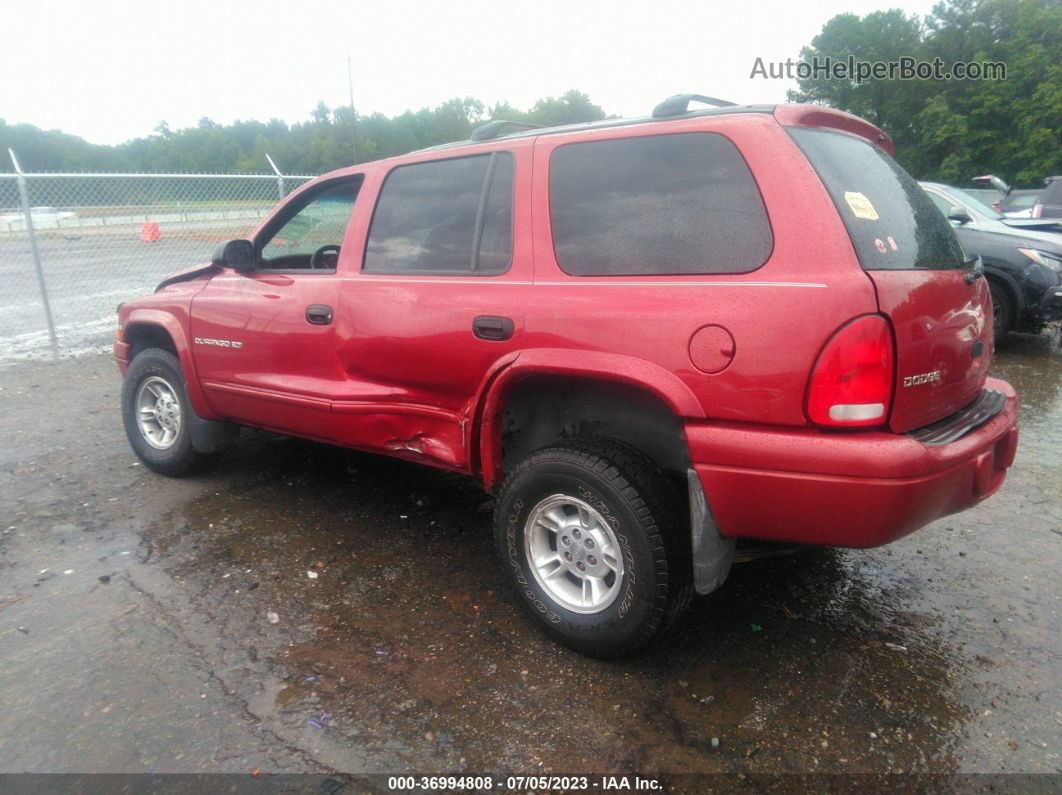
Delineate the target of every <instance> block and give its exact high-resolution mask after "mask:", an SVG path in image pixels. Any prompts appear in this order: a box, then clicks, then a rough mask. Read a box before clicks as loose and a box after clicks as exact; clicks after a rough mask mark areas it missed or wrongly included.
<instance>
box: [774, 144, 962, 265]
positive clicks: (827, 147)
mask: <svg viewBox="0 0 1062 795" xmlns="http://www.w3.org/2000/svg"><path fill="white" fill-rule="evenodd" d="M787 132H788V133H789V135H790V136H792V138H793V140H794V141H796V144H797V146H799V147H800V148H801V150H802V151H803V152H804V154H805V155H806V156H807V158H808V160H809V161H811V165H812V166H813V167H814V168H815V171H816V172H817V173H818V175H819V178H820V179H821V180H822V182H823V184H824V185H825V186H826V190H827V191H828V192H829V194H830V198H832V199H833V203H834V204H835V205H836V206H837V211H838V212H839V213H840V214H841V219H842V220H843V221H844V225H845V227H847V229H848V236H849V237H850V238H851V239H852V245H853V246H854V247H855V250H856V255H857V256H858V257H859V261H860V263H861V264H862V265H863V268H865V269H866V270H917V269H929V268H962V267H965V266H964V264H963V260H964V257H963V253H962V247H961V246H960V245H959V240H958V238H957V237H956V236H955V230H954V229H952V227H951V224H950V223H948V220H947V219H946V218H945V217H944V215H943V214H942V213H941V211H940V210H938V209H937V207H936V206H934V204H933V200H932V199H930V198H929V196H927V195H926V192H925V191H924V190H922V188H921V187H920V186H919V185H918V183H917V182H915V181H914V179H913V178H912V177H911V175H910V174H908V173H907V172H906V171H904V170H903V169H902V168H901V167H900V165H899V164H898V163H897V162H896V161H895V160H893V159H892V158H891V157H889V156H888V155H887V154H886V153H885V152H883V151H881V150H880V149H878V148H877V147H875V146H871V145H870V144H869V143H867V142H866V141H864V140H862V139H860V138H856V137H855V136H852V135H847V134H845V133H835V132H827V131H824V130H813V129H810V128H806V127H791V128H788V130H787ZM945 212H947V210H945Z"/></svg>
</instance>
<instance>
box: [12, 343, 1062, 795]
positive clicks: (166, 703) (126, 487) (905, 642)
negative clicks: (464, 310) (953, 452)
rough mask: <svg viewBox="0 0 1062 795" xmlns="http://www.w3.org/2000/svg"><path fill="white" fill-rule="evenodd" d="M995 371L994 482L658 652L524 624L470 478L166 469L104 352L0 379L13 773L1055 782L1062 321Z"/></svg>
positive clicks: (718, 606)
mask: <svg viewBox="0 0 1062 795" xmlns="http://www.w3.org/2000/svg"><path fill="white" fill-rule="evenodd" d="M995 372H996V373H998V374H999V375H1001V376H1003V377H1005V378H1008V379H1010V380H1011V381H1012V383H1014V384H1015V386H1016V387H1017V389H1018V391H1019V394H1020V395H1021V398H1022V401H1023V408H1022V411H1023V414H1022V429H1023V430H1022V433H1023V436H1022V443H1021V446H1020V449H1019V451H1018V458H1017V462H1016V464H1015V466H1014V468H1013V469H1012V470H1011V474H1010V477H1009V478H1008V480H1007V482H1006V484H1005V485H1004V487H1003V488H1002V490H1001V491H1000V492H999V493H998V494H997V495H996V496H994V497H993V498H992V499H990V500H989V501H987V502H986V503H984V504H982V505H980V506H978V507H977V508H976V509H974V510H971V511H969V512H967V513H964V514H960V515H958V516H953V517H949V518H947V519H945V520H942V521H939V522H936V523H935V524H933V525H931V526H930V527H928V528H927V529H925V530H923V531H921V532H919V533H916V534H915V535H913V536H911V537H908V538H906V539H904V540H902V541H900V542H898V543H896V544H893V545H892V546H889V547H886V548H882V549H877V550H870V551H833V550H818V551H811V552H808V553H803V554H800V555H795V556H789V557H785V558H775V559H768V560H761V561H758V562H754V563H747V564H743V565H740V566H737V567H736V568H735V571H734V574H733V575H732V576H731V579H730V581H729V582H728V583H727V585H726V586H725V587H724V588H723V589H722V590H721V591H719V592H718V593H716V594H715V595H713V596H711V597H709V598H706V599H701V600H699V601H697V602H696V603H695V605H694V609H693V610H692V611H691V613H690V614H689V615H688V617H687V619H686V620H685V622H684V623H683V624H682V625H681V627H680V628H679V629H678V631H676V632H675V633H674V634H673V635H672V636H671V637H670V638H669V639H668V640H667V641H666V643H664V644H663V645H661V646H660V647H659V648H656V649H654V650H652V651H651V652H649V653H647V654H645V655H643V656H642V657H640V658H638V659H635V660H631V661H626V662H622V663H604V662H599V661H594V660H589V659H585V658H582V657H580V656H578V655H576V654H574V653H572V652H569V651H568V650H566V649H564V648H561V647H559V646H556V645H554V644H553V643H551V642H550V641H548V640H546V639H545V638H543V637H542V636H541V635H540V634H539V633H538V632H537V631H536V630H535V629H534V628H533V627H532V626H531V625H530V624H529V623H528V622H527V621H525V620H524V618H523V617H522V616H521V615H520V614H519V613H518V612H517V609H516V605H515V603H514V601H513V600H512V599H511V598H510V597H509V595H508V593H507V592H505V590H504V589H503V581H502V578H501V575H500V572H499V570H498V568H497V567H496V565H495V562H494V558H493V552H492V545H491V540H490V531H489V527H490V512H489V511H490V508H491V502H490V500H489V499H488V498H487V496H486V495H485V494H483V493H482V492H481V491H480V490H478V489H477V488H476V486H475V484H474V483H472V482H471V481H469V480H467V479H465V478H461V477H457V476H454V475H450V474H446V473H441V472H437V471H433V470H429V469H424V468H420V467H417V466H415V465H412V464H406V463H402V462H396V461H391V460H388V459H384V458H377V457H372V456H368V455H362V454H358V453H353V452H348V451H344V450H340V449H335V448H329V447H325V446H321V445H316V444H312V443H309V442H302V441H297V440H291V439H284V438H281V437H276V436H272V435H267V434H262V433H257V432H252V431H245V432H243V435H242V437H241V445H240V446H239V448H238V449H237V450H235V451H233V452H232V453H230V454H228V455H227V456H226V457H225V458H224V459H223V460H222V462H221V464H220V465H219V466H218V467H217V468H216V469H215V470H213V471H212V472H211V473H209V474H207V475H203V476H200V477H197V478H193V479H186V480H170V479H166V478H163V477H160V476H157V475H154V474H152V473H150V472H148V471H145V469H144V467H143V466H140V465H138V464H137V463H136V459H135V458H134V456H133V455H132V453H131V452H130V450H129V448H128V446H127V443H126V440H125V438H124V435H123V432H122V430H121V423H120V421H119V417H118V412H117V402H118V389H119V380H118V375H117V371H116V368H115V367H114V365H113V363H112V362H111V361H110V359H109V358H107V357H105V356H99V355H90V356H83V357H80V358H75V359H67V360H63V361H60V362H56V363H39V362H33V363H22V364H18V365H15V366H9V367H6V368H4V369H2V370H0V434H2V436H0V439H2V443H0V505H2V506H3V509H4V510H3V517H0V522H2V526H0V533H2V535H0V772H22V771H81V772H140V771H153V772H215V771H226V772H237V773H249V772H250V771H252V770H254V769H256V768H257V769H260V770H262V771H263V772H305V771H324V772H332V771H341V772H354V773H361V772H367V771H387V772H412V771H416V772H423V773H433V772H434V773H456V772H460V771H469V772H498V773H501V772H514V773H524V774H529V773H541V772H554V773H573V772H582V773H591V772H598V773H605V772H634V771H637V772H640V773H643V774H650V775H674V774H681V773H691V772H693V773H703V772H708V773H730V774H734V773H747V774H756V773H815V772H830V773H852V772H873V773H879V774H880V773H882V772H885V771H890V772H908V773H919V774H929V775H942V776H948V775H952V774H960V773H1015V772H1023V773H1052V774H1055V777H1045V778H1042V779H1036V781H1039V782H1040V785H1041V786H1042V785H1044V784H1046V785H1048V786H1050V784H1051V782H1054V783H1055V784H1057V782H1058V778H1057V774H1059V773H1060V772H1062V758H1060V750H1062V633H1060V631H1059V630H1060V628H1062V627H1060V622H1059V607H1060V588H1059V582H1060V577H1059V562H1060V561H1062V351H1060V349H1059V342H1058V338H1057V337H1051V336H1049V335H1046V334H1045V335H1041V336H1036V337H1031V336H1025V337H1020V336H1019V337H1015V338H1013V339H1012V341H1011V342H1010V344H1008V345H1006V346H1005V347H1004V349H1003V350H1001V351H1000V352H999V353H998V355H997V359H996V364H995ZM308 572H313V573H315V574H316V575H317V576H316V578H311V577H310V576H308ZM271 613H275V614H276V616H275V617H273V618H275V619H276V621H275V623H273V622H271V616H270V614H271ZM713 738H715V739H713ZM716 740H717V742H716Z"/></svg>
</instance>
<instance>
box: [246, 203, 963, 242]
mask: <svg viewBox="0 0 1062 795" xmlns="http://www.w3.org/2000/svg"><path fill="white" fill-rule="evenodd" d="M948 220H949V221H954V222H955V223H957V224H968V223H970V221H972V220H973V218H971V217H970V214H969V213H968V212H966V210H964V209H963V208H962V207H952V208H951V209H950V210H949V211H948ZM236 242H238V241H236Z"/></svg>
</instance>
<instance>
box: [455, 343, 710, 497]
mask: <svg viewBox="0 0 1062 795" xmlns="http://www.w3.org/2000/svg"><path fill="white" fill-rule="evenodd" d="M481 393H482V396H481V398H480V400H479V402H478V405H479V408H478V411H477V412H476V414H475V421H474V422H473V423H472V427H473V429H475V431H476V434H477V436H476V438H474V439H473V441H472V443H471V444H470V450H472V452H473V455H474V460H473V461H472V469H473V471H476V470H478V471H479V472H480V474H481V477H482V478H483V485H484V487H485V488H487V489H490V488H491V487H492V486H493V485H494V484H496V483H498V482H500V481H501V480H502V479H503V478H504V473H505V471H506V468H507V466H511V465H512V463H514V461H515V460H516V459H517V458H519V457H520V456H521V455H523V454H526V453H529V452H532V451H533V450H535V449H538V448H539V447H542V446H545V445H547V444H550V443H551V442H554V441H557V440H558V439H561V438H564V437H565V436H567V435H575V434H578V433H584V434H585V433H588V432H589V433H596V434H597V435H601V436H608V437H611V438H615V439H618V440H619V441H622V442H625V443H627V444H629V445H631V446H632V447H634V448H636V449H639V450H641V451H642V452H643V453H644V454H645V455H647V456H648V457H649V458H650V459H652V460H653V461H654V462H655V463H657V464H658V465H659V466H661V468H662V469H665V470H668V471H673V472H684V470H685V466H686V465H687V464H688V461H689V452H688V448H687V446H686V439H685V434H684V432H683V425H684V419H685V418H687V417H692V418H703V417H704V416H705V415H704V410H703V408H702V406H701V404H700V402H699V401H698V400H697V398H696V396H695V395H694V394H693V393H692V391H691V390H690V389H689V387H687V386H686V385H685V384H684V383H683V382H682V381H681V380H679V379H678V378H677V377H676V376H675V375H674V374H673V373H671V372H669V371H667V370H665V369H664V368H662V367H660V366H659V365H656V364H653V363H652V362H648V361H645V360H642V359H635V358H633V357H626V356H621V355H617V354H607V353H595V352H583V351H571V350H564V349H543V350H535V351H524V352H521V353H520V354H518V355H517V356H515V357H514V358H513V359H512V360H510V361H508V362H506V363H504V364H502V365H501V366H499V367H497V368H495V370H494V371H492V373H491V374H490V375H489V376H488V382H487V383H486V385H485V386H484V388H483V389H482V390H481ZM531 418H534V426H531V425H528V426H526V427H520V424H521V422H530V419H531ZM514 425H515V427H514Z"/></svg>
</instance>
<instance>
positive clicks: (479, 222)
mask: <svg viewBox="0 0 1062 795" xmlns="http://www.w3.org/2000/svg"><path fill="white" fill-rule="evenodd" d="M512 226H513V156H512V155H511V154H509V153H508V152H495V153H492V154H484V155H475V156H473V157H460V158H452V159H449V160H433V161H430V162H426V163H413V164H411V165H408V166H399V167H398V168H396V169H394V170H393V171H392V172H391V173H390V174H388V176H387V180H386V181H385V182H384V185H383V188H382V189H381V191H380V198H379V200H378V201H377V203H376V210H375V212H374V213H373V217H372V225H371V226H370V228H369V240H368V243H367V245H366V248H365V265H364V269H365V270H366V271H371V272H374V273H440V272H441V273H455V274H458V273H478V274H496V273H503V272H505V271H506V270H508V269H509V264H510V262H511V260H512V247H513V243H512Z"/></svg>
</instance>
